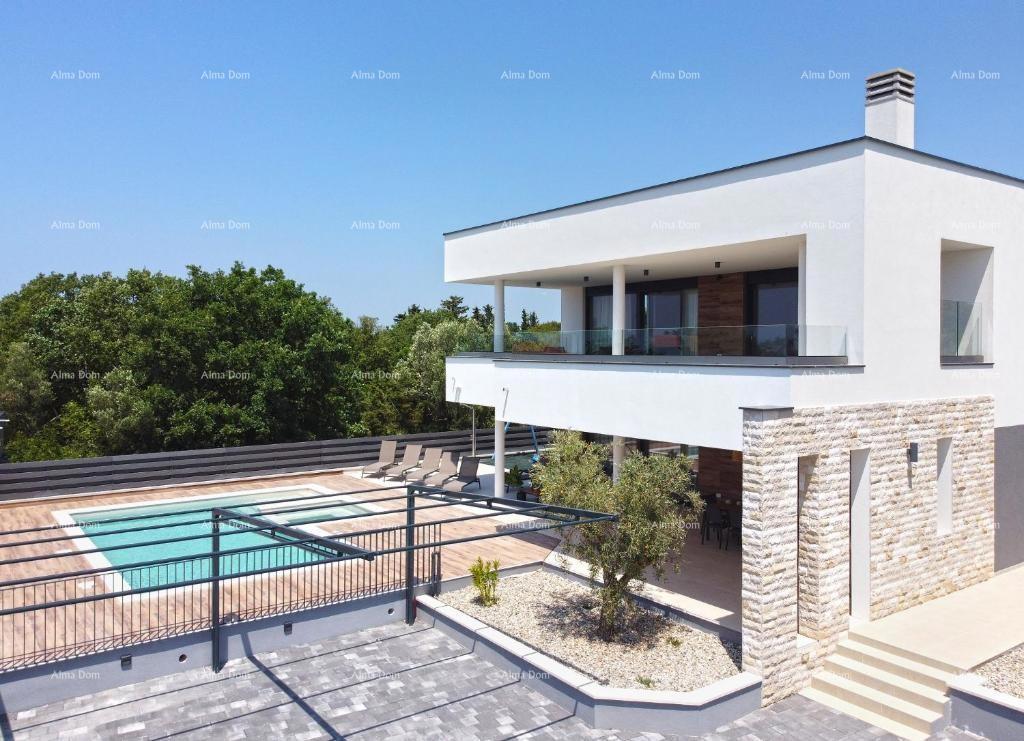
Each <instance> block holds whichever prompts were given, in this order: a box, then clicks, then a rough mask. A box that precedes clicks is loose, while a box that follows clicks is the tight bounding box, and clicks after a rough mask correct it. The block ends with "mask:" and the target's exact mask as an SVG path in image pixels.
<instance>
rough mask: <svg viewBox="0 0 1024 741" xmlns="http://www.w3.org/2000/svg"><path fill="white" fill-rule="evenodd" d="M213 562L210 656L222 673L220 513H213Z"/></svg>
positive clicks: (211, 575) (211, 568) (214, 666)
mask: <svg viewBox="0 0 1024 741" xmlns="http://www.w3.org/2000/svg"><path fill="white" fill-rule="evenodd" d="M212 515H213V520H212V522H211V527H212V528H213V548H211V549H210V550H212V551H213V560H212V561H211V562H210V577H211V578H212V579H213V581H211V582H210V587H211V592H210V656H211V663H212V665H213V671H214V672H219V671H220V512H218V511H217V510H216V509H214V510H213V511H212Z"/></svg>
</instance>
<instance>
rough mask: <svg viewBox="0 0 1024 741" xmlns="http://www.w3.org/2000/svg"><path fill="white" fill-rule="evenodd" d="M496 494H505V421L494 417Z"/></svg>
mask: <svg viewBox="0 0 1024 741" xmlns="http://www.w3.org/2000/svg"><path fill="white" fill-rule="evenodd" d="M494 496H496V497H503V496H505V421H504V420H501V419H498V418H497V417H495V418H494Z"/></svg>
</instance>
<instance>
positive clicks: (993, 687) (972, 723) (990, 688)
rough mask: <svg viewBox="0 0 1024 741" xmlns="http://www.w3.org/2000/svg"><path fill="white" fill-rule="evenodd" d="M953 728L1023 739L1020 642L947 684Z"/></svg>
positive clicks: (1023, 686)
mask: <svg viewBox="0 0 1024 741" xmlns="http://www.w3.org/2000/svg"><path fill="white" fill-rule="evenodd" d="M949 697H950V700H951V702H950V705H951V708H950V715H951V718H952V723H953V725H954V726H956V727H957V728H963V729H964V730H966V731H970V732H971V733H977V734H979V735H982V736H985V737H986V738H990V739H993V741H999V740H1000V739H1004V738H1005V739H1011V738H1012V739H1020V738H1024V644H1022V645H1020V646H1017V647H1016V648H1015V649H1012V650H1010V651H1007V652H1006V653H1004V654H1002V655H1001V656H997V657H996V658H994V659H992V660H991V661H988V662H986V663H984V664H982V665H981V666H980V667H978V668H976V669H975V670H974V671H973V672H972V673H970V674H961V675H960V676H959V677H957V678H956V679H954V680H953V681H952V682H950V683H949Z"/></svg>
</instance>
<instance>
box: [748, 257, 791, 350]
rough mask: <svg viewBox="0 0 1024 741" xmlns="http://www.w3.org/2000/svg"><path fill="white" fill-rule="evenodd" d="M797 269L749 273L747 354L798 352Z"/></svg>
mask: <svg viewBox="0 0 1024 741" xmlns="http://www.w3.org/2000/svg"><path fill="white" fill-rule="evenodd" d="M797 285H798V284H797V271H796V269H794V268H785V269H782V270H764V271H761V272H756V273H748V274H747V296H746V307H745V312H744V313H745V314H746V322H745V323H746V324H747V328H746V330H745V333H744V334H745V338H744V339H745V345H746V353H747V354H748V355H771V356H775V357H778V356H784V355H797V354H798V352H797V351H798V346H799V337H798V333H799V328H798V327H797V321H798V314H799V308H798V305H799V300H800V299H799V292H798V290H797Z"/></svg>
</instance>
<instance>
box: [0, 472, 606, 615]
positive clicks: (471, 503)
mask: <svg viewBox="0 0 1024 741" xmlns="http://www.w3.org/2000/svg"><path fill="white" fill-rule="evenodd" d="M365 491H379V489H374V490H365ZM344 493H345V494H352V493H358V492H344ZM324 496H331V497H335V498H336V497H337V496H338V494H337V493H335V494H330V495H324ZM389 499H405V500H406V502H407V506H406V507H403V508H399V509H393V510H386V511H383V512H360V513H354V514H350V515H340V516H333V517H331V516H328V517H325V518H324V519H323V520H317V521H316V522H312V521H310V522H306V523H303V524H304V525H305V524H322V523H324V522H334V521H343V520H355V519H363V518H369V517H378V518H379V517H387V516H389V515H392V516H394V515H401V514H403V513H404V514H405V515H406V523H405V524H404V527H406V528H415V527H417V523H416V521H415V514H416V512H421V511H425V510H433V509H437V508H444V507H455V506H465V507H470V508H474V509H484V510H487V511H485V512H482V513H480V514H472V515H463V516H461V517H452V518H445V519H441V520H431V521H427V522H425V523H420V524H429V525H445V524H453V523H459V522H467V521H474V520H482V519H490V518H496V517H503V516H506V515H517V514H518V515H522V516H527V517H531V518H535V519H537V520H544V521H546V524H531V525H530V527H529V528H524V529H523V530H526V529H528V530H529V531H530V532H537V531H545V530H555V529H561V528H566V527H574V526H578V525H586V524H594V523H599V522H613V521H615V520H617V519H618V518H617V516H616V515H614V514H609V513H604V512H593V511H589V510H583V509H575V508H571V507H562V506H558V505H552V504H543V503H530V502H522V501H519V500H516V499H509V498H506V497H494V496H487V495H483V494H471V493H467V492H449V491H446V490H444V489H440V488H435V487H422V486H415V485H408V486H406V494H405V495H404V496H402V497H393V498H389ZM420 500H430V501H432V503H431V504H425V505H420V506H417V505H416V502H417V501H420ZM353 504H357V503H353ZM337 506H338V504H337V502H333V503H329V504H323V505H320V506H319V507H312V508H310V509H322V508H326V507H337ZM216 509H219V510H220V511H221V513H222V515H221V517H220V518H219V519H220V520H221V522H222V524H228V523H230V521H232V520H240V518H241V516H243V514H244V513H234V512H232V511H231V510H228V509H227V508H216ZM213 510H214V508H211V517H210V518H208V519H207V520H205V522H211V523H213V522H214V521H215V518H214V516H213ZM225 513H230V514H228V516H226V517H225V516H224V514H225ZM232 515H233V516H232ZM244 516H245V518H247V519H249V520H250V523H249V526H248V527H247V528H246V529H245V530H239V532H247V533H249V532H264V531H266V532H269V531H273V530H281V529H282V527H286V526H283V525H282V523H276V522H272V521H269V520H267V521H265V522H263V523H259V524H257V523H253V522H252V520H260V519H261V518H260V517H259V516H253V515H244ZM402 527H403V525H390V526H385V527H376V528H370V529H366V530H354V531H351V532H345V533H335V534H331V535H313V534H309V535H307V536H306V537H302V538H295V539H294V540H290V541H289V542H288V543H279V542H276V543H273V544H268V545H258V546H247V547H244V548H236V549H220V548H219V547H218V548H216V549H215V550H211V551H208V552H204V553H197V554H190V555H188V556H178V557H172V558H164V559H153V560H148V561H140V562H136V563H129V564H120V565H118V566H113V565H112V566H101V567H94V568H91V569H79V570H75V571H66V572H59V573H52V574H43V575H39V576H33V577H25V578H21V579H13V580H7V581H3V582H0V589H4V588H10V587H16V586H21V587H27V586H32V585H39V586H45V585H46V584H47V583H48V582H52V581H55V580H58V579H67V578H77V577H83V576H97V575H103V574H109V573H115V572H121V571H126V570H130V569H135V568H146V567H152V566H162V565H169V564H174V563H180V562H187V561H196V560H202V559H206V558H209V559H213V562H214V563H218V562H219V559H221V558H224V557H229V556H233V555H237V554H242V553H250V552H258V551H265V550H270V549H275V548H281V547H284V546H286V545H291V546H301V545H304V544H311V545H315V544H317V543H323V542H325V541H329V542H339V541H344V540H346V539H350V538H355V537H357V536H366V535H374V534H378V533H383V532H388V531H393V530H395V529H396V528H399V529H400V528H402ZM150 529H155V526H149V527H144V528H140V530H150ZM521 531H522V530H519V531H514V530H509V531H497V532H493V533H480V534H477V535H469V536H464V537H460V538H452V539H447V540H445V539H440V540H431V541H427V542H423V543H415V542H412V541H411V540H410V541H409V543H411V544H409V545H404V546H399V547H393V548H385V549H379V550H370V549H362V548H360V549H359V550H358V552H352V553H348V554H342V555H338V556H337V557H335V558H330V557H324V558H321V559H320V560H318V561H315V562H302V563H295V564H284V565H280V566H274V567H270V568H266V569H258V570H254V571H247V572H239V573H232V574H230V575H225V576H210V577H202V578H199V579H190V580H186V581H180V582H174V583H173V584H171V585H166V584H162V585H155V586H152V585H151V586H148V587H139V588H133V589H129V590H121V591H117V592H105V593H103V594H98V595H86V596H82V597H76V598H72V599H66V600H55V601H51V602H43V603H37V604H33V605H25V606H20V607H15V608H8V609H4V610H0V617H3V616H6V615H12V614H18V613H23V612H29V611H32V610H37V609H43V608H48V607H61V606H67V605H73V604H83V603H88V602H95V601H98V600H105V599H113V598H118V597H131V596H134V595H137V594H145V593H149V592H155V591H161V590H167V589H178V588H181V587H188V586H197V585H202V584H209V583H213V582H215V581H224V580H228V579H236V578H241V577H245V576H256V575H260V574H270V573H277V572H282V571H289V570H292V569H299V568H304V567H309V566H312V565H323V564H330V563H340V562H344V561H350V560H353V559H360V558H361V559H367V557H373V558H376V557H379V556H383V555H389V554H392V553H406V554H407V556H411V555H412V554H413V553H414V552H415V551H417V550H422V549H426V548H440V547H443V546H448V545H457V544H461V543H470V542H476V541H481V540H489V539H493V538H500V537H509V536H512V535H515V534H516V533H517V532H521ZM7 534H8V533H6V532H0V537H2V536H4V535H7ZM212 536H213V529H212V528H211V533H208V534H202V535H193V536H183V537H179V538H167V539H161V540H159V541H152V540H151V541H141V542H136V543H129V544H124V545H121V546H112V547H110V548H95V549H85V550H80V551H75V552H73V553H61V554H43V555H39V556H27V557H24V558H19V559H11V560H7V561H0V565H10V564H18V563H28V562H38V561H44V560H48V559H52V558H66V557H68V556H73V555H80V554H81V555H85V554H90V553H102V552H104V551H106V550H111V549H113V548H115V547H116V548H122V547H124V548H133V547H135V548H137V547H142V546H149V545H154V544H171V543H179V542H184V541H192V540H196V539H207V538H211V537H212ZM82 537H88V536H83V535H78V536H74V539H79V538H82ZM220 537H230V533H222V534H221V535H220ZM26 544H27V543H26ZM215 557H216V558H215Z"/></svg>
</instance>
